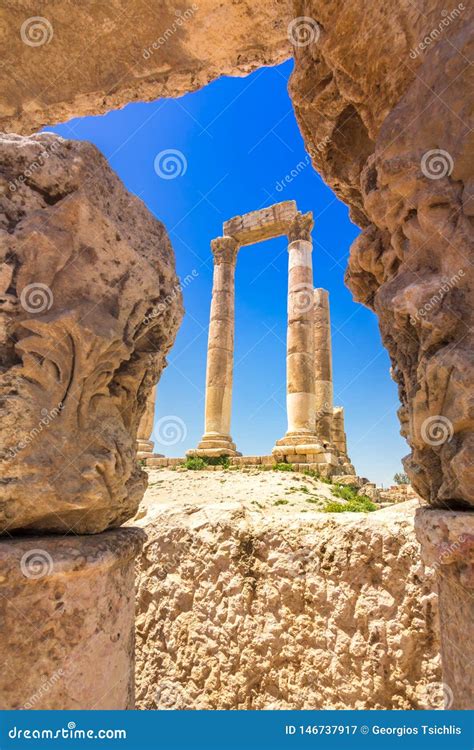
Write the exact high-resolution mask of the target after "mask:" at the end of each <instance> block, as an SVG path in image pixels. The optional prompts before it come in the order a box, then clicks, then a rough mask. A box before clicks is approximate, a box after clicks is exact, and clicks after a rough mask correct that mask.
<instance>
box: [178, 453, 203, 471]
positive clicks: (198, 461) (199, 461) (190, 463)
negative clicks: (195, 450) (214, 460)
mask: <svg viewBox="0 0 474 750" xmlns="http://www.w3.org/2000/svg"><path fill="white" fill-rule="evenodd" d="M183 466H184V467H185V468H186V469H191V470H193V471H198V470H199V469H204V468H205V467H206V462H205V461H204V459H203V458H201V456H187V458H186V461H185V462H184V464H183Z"/></svg>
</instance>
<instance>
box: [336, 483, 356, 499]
mask: <svg viewBox="0 0 474 750" xmlns="http://www.w3.org/2000/svg"><path fill="white" fill-rule="evenodd" d="M357 490H358V487H357V486H356V485H355V484H333V486H332V488H331V492H332V494H333V495H334V497H340V498H341V500H354V499H355V498H357V497H359V495H358V494H357Z"/></svg>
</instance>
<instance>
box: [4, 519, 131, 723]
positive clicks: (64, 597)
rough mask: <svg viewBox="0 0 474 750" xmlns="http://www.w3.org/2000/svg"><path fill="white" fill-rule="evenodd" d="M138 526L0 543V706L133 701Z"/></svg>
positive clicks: (97, 705)
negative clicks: (135, 572)
mask: <svg viewBox="0 0 474 750" xmlns="http://www.w3.org/2000/svg"><path fill="white" fill-rule="evenodd" d="M143 538H144V535H143V532H141V531H139V530H138V529H130V528H129V529H120V530H116V531H106V532H104V533H103V534H98V535H95V536H68V537H65V538H60V537H51V536H50V537H42V536H38V537H34V538H32V537H29V538H25V537H23V538H16V539H14V540H13V539H10V540H3V541H1V542H0V625H1V630H2V638H1V640H0V658H1V661H2V670H1V674H0V709H2V710H12V709H14V710H16V709H63V710H65V709H77V708H80V709H84V710H91V709H103V710H107V709H108V710H119V709H132V708H134V679H133V678H134V610H135V603H134V558H135V556H136V554H137V552H138V551H139V549H140V547H141V544H142V543H143Z"/></svg>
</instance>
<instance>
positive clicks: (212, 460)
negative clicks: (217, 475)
mask: <svg viewBox="0 0 474 750" xmlns="http://www.w3.org/2000/svg"><path fill="white" fill-rule="evenodd" d="M182 466H184V467H185V468H186V469H192V470H194V471H197V470H199V469H205V468H206V466H222V468H223V469H228V468H229V466H230V462H229V456H188V457H187V458H186V461H185V462H184V463H183V464H182Z"/></svg>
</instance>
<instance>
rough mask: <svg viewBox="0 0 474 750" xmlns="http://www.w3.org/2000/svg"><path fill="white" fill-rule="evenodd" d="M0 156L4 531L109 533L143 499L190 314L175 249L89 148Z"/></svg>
mask: <svg viewBox="0 0 474 750" xmlns="http://www.w3.org/2000/svg"><path fill="white" fill-rule="evenodd" d="M0 150H1V161H2V170H1V175H0V180H1V189H2V192H1V197H0V205H1V209H0V214H1V216H0V218H1V224H0V282H1V286H0V293H1V297H0V322H1V327H0V332H1V336H0V359H1V366H2V379H1V385H0V389H1V390H0V396H1V399H0V408H1V421H2V444H1V458H2V484H1V503H0V529H2V530H13V529H35V530H42V531H46V530H47V531H70V530H73V531H74V532H76V533H89V532H98V531H102V530H103V529H105V528H107V527H108V526H111V525H120V523H122V522H123V521H125V520H126V519H127V518H130V516H132V515H133V513H134V512H135V510H136V507H137V505H138V502H139V500H140V498H141V496H142V494H143V491H144V488H145V483H146V477H145V475H144V474H143V472H142V471H141V469H140V468H139V467H138V466H137V463H136V453H135V451H136V446H135V438H136V434H137V427H138V423H139V420H140V417H141V415H142V413H143V411H144V408H145V403H146V399H147V396H148V393H149V392H150V390H151V388H152V386H153V385H154V383H155V382H156V381H157V380H158V377H159V375H160V372H161V370H162V368H163V366H164V364H165V354H166V352H167V351H168V349H169V348H170V346H171V344H172V342H173V340H174V336H175V333H176V330H177V327H178V325H179V322H180V320H181V316H182V307H181V294H180V292H179V291H177V289H179V287H178V286H177V278H176V274H175V269H174V256H173V252H172V249H171V245H170V243H169V240H168V237H167V235H166V231H165V229H164V227H163V225H162V224H161V222H159V221H157V220H156V219H155V218H154V217H153V216H152V215H151V214H150V213H149V212H148V210H147V209H146V208H145V206H144V204H143V203H142V202H141V201H140V200H138V199H137V198H135V197H134V196H133V195H130V194H129V193H128V192H127V191H126V190H125V189H124V187H123V185H122V184H121V182H120V180H119V179H118V177H117V176H116V175H115V174H114V173H113V172H112V170H111V169H110V167H109V166H108V164H107V162H106V160H105V159H104V157H103V156H102V155H101V154H100V153H99V152H98V151H97V149H96V148H95V147H94V146H92V145H91V144H88V143H80V142H72V141H66V140H64V139H62V138H60V137H58V136H54V135H51V134H43V135H36V136H32V137H30V138H25V137H21V136H13V135H9V136H3V137H2V138H1V139H0ZM39 163H40V164H41V168H40V169H38V168H37V167H36V168H34V167H33V166H32V165H34V164H36V165H38V164H39Z"/></svg>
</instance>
